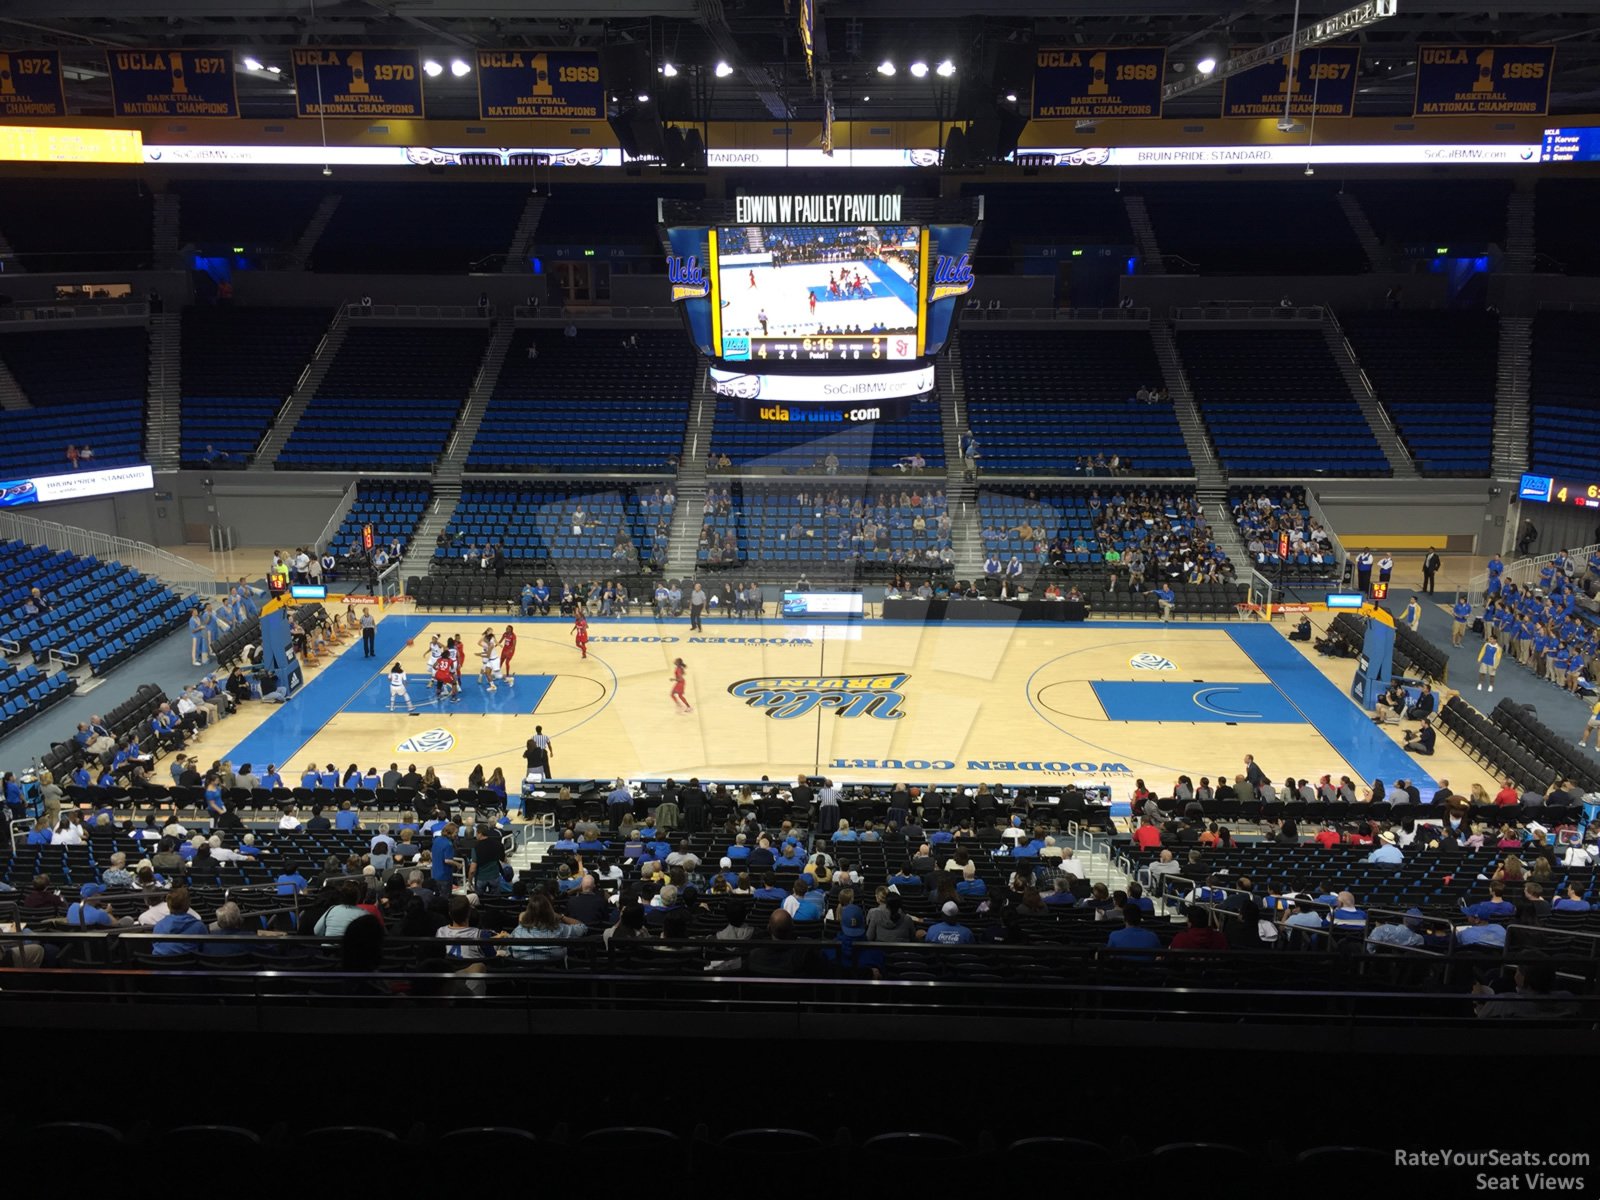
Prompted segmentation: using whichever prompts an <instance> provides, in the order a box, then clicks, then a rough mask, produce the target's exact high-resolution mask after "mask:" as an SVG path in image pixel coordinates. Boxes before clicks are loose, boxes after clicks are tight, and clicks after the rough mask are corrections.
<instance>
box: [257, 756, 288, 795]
mask: <svg viewBox="0 0 1600 1200" xmlns="http://www.w3.org/2000/svg"><path fill="white" fill-rule="evenodd" d="M261 786H262V787H264V788H266V789H267V791H269V792H270V791H274V790H276V789H278V788H281V787H282V786H283V776H282V775H281V774H279V772H278V764H277V763H268V764H267V769H266V771H265V772H263V773H262V776H261Z"/></svg>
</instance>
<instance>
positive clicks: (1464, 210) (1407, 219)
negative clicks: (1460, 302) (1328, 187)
mask: <svg viewBox="0 0 1600 1200" xmlns="http://www.w3.org/2000/svg"><path fill="white" fill-rule="evenodd" d="M1348 186H1349V190H1350V191H1351V192H1352V193H1354V195H1355V198H1356V200H1357V201H1359V202H1360V204H1361V211H1362V212H1363V213H1364V214H1366V218H1367V223H1368V224H1369V225H1371V226H1372V231H1373V232H1374V233H1376V234H1377V235H1378V238H1379V240H1380V241H1382V242H1383V243H1384V244H1385V245H1387V246H1389V247H1390V248H1391V249H1394V250H1404V249H1405V248H1406V247H1407V246H1412V247H1416V248H1418V249H1419V250H1420V251H1421V252H1422V254H1423V255H1425V256H1429V257H1431V256H1433V255H1434V254H1436V253H1437V252H1438V250H1439V247H1441V246H1443V247H1446V248H1447V249H1448V250H1449V252H1450V253H1451V254H1452V255H1457V256H1459V255H1465V254H1469V253H1482V252H1483V251H1484V250H1486V249H1487V248H1488V247H1489V246H1491V245H1495V246H1504V245H1505V242H1506V201H1507V200H1508V199H1509V198H1510V196H1511V181H1510V180H1509V179H1451V180H1449V181H1443V180H1440V181H1436V182H1430V181H1427V180H1420V179H1362V180H1356V181H1352V182H1351V183H1350V184H1349V185H1348Z"/></svg>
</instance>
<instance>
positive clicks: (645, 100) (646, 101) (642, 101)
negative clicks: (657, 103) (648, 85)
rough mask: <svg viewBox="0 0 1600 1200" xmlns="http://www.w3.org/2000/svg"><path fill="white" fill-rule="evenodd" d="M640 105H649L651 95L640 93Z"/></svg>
mask: <svg viewBox="0 0 1600 1200" xmlns="http://www.w3.org/2000/svg"><path fill="white" fill-rule="evenodd" d="M639 103H640V104H649V103H650V93H649V92H640V93H639Z"/></svg>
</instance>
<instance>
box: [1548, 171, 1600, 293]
mask: <svg viewBox="0 0 1600 1200" xmlns="http://www.w3.org/2000/svg"><path fill="white" fill-rule="evenodd" d="M1534 196H1535V210H1534V227H1535V228H1536V229H1537V230H1538V233H1537V239H1538V240H1537V243H1536V245H1537V248H1538V251H1539V253H1540V254H1541V255H1542V256H1544V258H1545V259H1547V260H1548V261H1547V262H1541V263H1540V264H1539V269H1540V270H1541V271H1545V270H1558V271H1565V272H1566V273H1567V274H1568V275H1600V238H1596V237H1595V236H1594V214H1595V212H1596V211H1597V210H1600V180H1594V179H1541V180H1540V181H1539V188H1538V191H1537V192H1535V193H1534Z"/></svg>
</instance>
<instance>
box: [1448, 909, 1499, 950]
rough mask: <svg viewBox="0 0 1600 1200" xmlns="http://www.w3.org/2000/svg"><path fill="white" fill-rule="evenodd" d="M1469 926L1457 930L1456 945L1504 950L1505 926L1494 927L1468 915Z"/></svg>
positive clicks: (1481, 919) (1480, 918) (1479, 918)
mask: <svg viewBox="0 0 1600 1200" xmlns="http://www.w3.org/2000/svg"><path fill="white" fill-rule="evenodd" d="M1467 922H1468V923H1467V924H1466V925H1463V926H1461V927H1460V928H1459V929H1457V930H1456V945H1458V946H1484V947H1487V948H1489V949H1500V950H1504V949H1505V945H1506V930H1505V926H1503V925H1492V924H1490V923H1489V922H1487V921H1485V920H1484V919H1483V918H1482V917H1477V916H1472V915H1470V914H1469V915H1468V917H1467Z"/></svg>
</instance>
